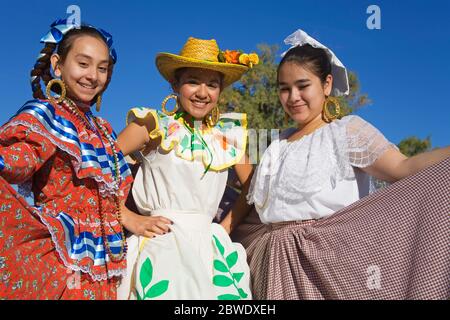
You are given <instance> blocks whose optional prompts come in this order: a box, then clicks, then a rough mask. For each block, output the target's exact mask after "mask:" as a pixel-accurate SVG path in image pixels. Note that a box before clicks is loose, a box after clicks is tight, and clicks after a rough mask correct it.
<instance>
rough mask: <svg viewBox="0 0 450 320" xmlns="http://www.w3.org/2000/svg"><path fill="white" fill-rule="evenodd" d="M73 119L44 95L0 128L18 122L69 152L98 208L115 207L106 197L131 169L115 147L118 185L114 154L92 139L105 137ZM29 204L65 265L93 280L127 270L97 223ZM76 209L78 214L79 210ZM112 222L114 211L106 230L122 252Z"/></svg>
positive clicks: (126, 180)
mask: <svg viewBox="0 0 450 320" xmlns="http://www.w3.org/2000/svg"><path fill="white" fill-rule="evenodd" d="M98 120H99V122H100V123H101V124H102V125H104V126H106V127H107V129H108V131H109V132H110V134H111V135H112V137H113V138H114V139H116V135H115V133H114V132H112V129H111V127H110V126H109V124H108V123H107V122H106V121H105V120H103V119H98ZM76 121H77V119H75V117H74V116H73V115H72V114H70V113H69V112H68V111H67V110H65V109H64V108H62V107H61V106H59V105H57V106H56V108H55V107H54V106H53V105H52V104H50V103H49V102H48V101H43V100H32V101H28V102H27V103H25V104H24V106H23V107H22V108H21V109H20V110H19V111H18V112H17V114H16V115H15V116H13V117H12V118H11V119H10V121H9V122H8V123H7V124H5V125H4V126H3V127H1V129H0V132H3V131H4V130H6V129H7V128H9V127H11V126H17V125H21V126H24V127H26V128H28V129H29V130H31V131H32V132H34V133H37V134H39V135H41V136H42V137H44V138H46V139H48V140H49V141H51V142H52V143H53V144H54V145H55V146H57V147H58V148H59V149H60V150H61V151H63V152H65V153H67V154H68V155H69V156H70V159H71V164H72V166H73V168H74V172H75V174H76V177H77V178H78V179H80V180H81V179H87V178H91V179H94V180H95V181H96V182H97V183H98V187H99V193H100V195H101V197H100V198H99V200H100V201H102V210H103V211H104V212H105V211H111V210H114V205H112V204H109V202H111V201H112V200H110V199H109V198H110V197H112V196H115V195H119V197H123V196H124V194H123V190H124V189H125V188H126V187H127V186H128V185H130V184H131V183H132V175H131V170H130V169H129V167H128V164H127V162H126V161H125V158H124V156H123V154H122V153H121V152H119V153H118V158H119V168H120V177H121V180H120V184H119V185H118V184H117V183H116V182H115V180H114V177H113V174H114V172H113V170H114V169H113V168H114V158H113V155H110V154H109V153H108V152H107V151H106V149H105V148H103V147H95V146H94V145H93V144H95V145H96V146H104V145H103V143H104V142H102V141H101V140H100V138H99V137H98V136H97V135H95V134H89V133H87V132H86V131H82V132H78V129H77V127H76V126H75V124H74V122H76ZM116 149H118V147H117V146H116ZM29 187H30V181H27V182H25V183H24V184H23V185H22V186H19V190H20V191H21V193H22V194H24V195H28V194H29V191H30V188H29ZM97 205H100V204H97ZM31 210H32V213H33V214H35V215H36V216H38V217H39V219H40V220H41V222H42V223H43V224H44V225H45V226H46V227H47V229H48V231H49V232H50V235H51V238H52V241H53V243H54V245H55V248H56V251H57V253H58V255H59V257H60V258H61V260H62V262H63V263H64V265H65V266H66V267H67V268H69V269H71V270H73V271H81V272H83V273H87V274H89V275H90V276H91V278H92V279H93V280H94V281H102V280H106V279H109V278H111V277H115V276H123V275H125V274H126V259H122V260H121V261H119V262H113V261H111V260H110V259H109V256H108V254H107V253H106V250H105V248H104V241H103V238H102V236H101V230H100V225H99V224H98V225H96V226H95V227H93V226H92V224H86V225H82V224H79V223H78V222H77V220H78V219H74V218H75V217H74V216H73V214H74V213H68V212H64V211H60V210H56V208H53V207H46V206H42V207H31ZM75 215H77V217H78V214H77V213H75ZM86 216H92V217H97V216H98V214H97V212H92V215H90V214H89V213H87V214H86ZM78 218H79V217H78ZM97 218H98V217H97ZM93 220H94V218H93ZM95 220H97V219H95ZM116 222H117V221H116V219H115V217H112V216H110V215H106V217H105V224H106V227H105V232H106V236H107V238H108V242H109V245H110V248H111V251H112V253H113V254H118V253H119V252H120V249H121V243H122V240H124V239H122V236H121V226H120V224H119V223H116Z"/></svg>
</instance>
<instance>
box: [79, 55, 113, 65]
mask: <svg viewBox="0 0 450 320" xmlns="http://www.w3.org/2000/svg"><path fill="white" fill-rule="evenodd" d="M75 57H77V58H86V59H88V60H92V57H91V56H88V55H87V54H83V53H79V54H77V55H76V56H75ZM100 63H109V60H102V61H100Z"/></svg>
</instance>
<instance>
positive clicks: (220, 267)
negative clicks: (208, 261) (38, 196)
mask: <svg viewBox="0 0 450 320" xmlns="http://www.w3.org/2000/svg"><path fill="white" fill-rule="evenodd" d="M214 269H216V270H218V271H221V272H228V268H227V266H226V265H225V263H223V262H222V261H220V260H214Z"/></svg>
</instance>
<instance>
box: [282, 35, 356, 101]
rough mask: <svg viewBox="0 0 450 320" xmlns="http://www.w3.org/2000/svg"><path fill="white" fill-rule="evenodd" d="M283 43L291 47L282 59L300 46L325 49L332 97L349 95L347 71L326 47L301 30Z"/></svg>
mask: <svg viewBox="0 0 450 320" xmlns="http://www.w3.org/2000/svg"><path fill="white" fill-rule="evenodd" d="M284 43H285V44H287V45H291V47H290V48H289V49H288V50H287V51H285V52H283V53H282V54H281V56H282V57H284V55H285V54H286V53H287V52H288V51H289V50H291V49H292V48H295V47H297V46H302V45H304V44H307V43H308V44H310V45H311V46H313V47H314V48H321V49H325V51H326V52H327V54H328V57H329V58H330V62H331V75H332V76H333V91H332V95H333V96H342V95H348V94H349V92H350V87H349V84H348V76H347V69H346V68H345V67H344V65H343V64H342V62H341V61H340V60H339V59H338V57H336V55H335V54H334V52H333V51H331V50H330V49H328V48H327V47H326V46H324V45H323V44H321V43H320V42H319V41H317V40H316V39H314V38H312V37H310V36H309V35H308V34H307V33H306V32H305V31H303V30H301V29H298V30H297V31H295V32H294V33H293V34H291V35H290V36H288V37H287V38H286V39H284Z"/></svg>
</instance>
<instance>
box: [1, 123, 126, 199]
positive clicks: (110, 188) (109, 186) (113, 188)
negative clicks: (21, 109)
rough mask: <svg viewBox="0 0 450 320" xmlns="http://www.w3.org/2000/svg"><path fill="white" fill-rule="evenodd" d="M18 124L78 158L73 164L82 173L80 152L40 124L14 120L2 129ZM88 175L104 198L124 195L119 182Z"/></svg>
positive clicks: (76, 170)
mask: <svg viewBox="0 0 450 320" xmlns="http://www.w3.org/2000/svg"><path fill="white" fill-rule="evenodd" d="M17 125H22V126H24V127H26V128H29V129H31V130H32V131H33V132H34V133H37V134H40V135H41V136H43V137H44V138H46V139H48V140H50V142H52V143H53V144H54V145H55V146H57V147H58V148H59V149H60V150H62V151H64V152H66V153H67V154H68V155H70V156H72V157H73V158H75V159H76V161H72V165H73V166H74V169H75V172H77V173H80V170H83V169H81V163H82V161H81V157H80V155H79V154H77V153H75V152H73V151H72V150H71V149H70V148H69V147H67V146H66V145H65V144H63V143H61V142H60V141H59V139H56V138H55V137H54V136H52V135H51V134H49V133H48V132H47V131H45V130H42V129H41V128H40V127H39V126H38V125H36V124H33V123H29V122H27V121H23V120H13V121H11V122H9V123H7V124H5V125H4V126H3V127H2V129H1V130H0V132H1V131H3V130H6V129H8V128H9V127H13V126H17ZM91 169H92V170H96V171H97V170H98V169H96V168H91ZM87 176H88V177H90V178H93V179H94V180H95V181H96V182H97V183H99V192H100V195H101V196H102V198H106V197H108V196H115V195H117V194H118V193H119V194H120V192H121V193H122V195H123V191H121V190H120V188H119V186H118V185H117V183H116V182H115V181H111V182H108V181H106V180H105V179H104V177H103V176H100V175H97V174H93V173H90V172H87ZM79 178H83V177H79Z"/></svg>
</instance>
